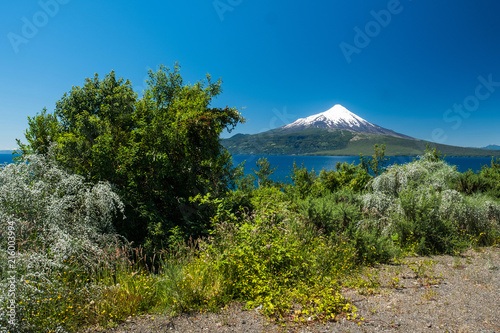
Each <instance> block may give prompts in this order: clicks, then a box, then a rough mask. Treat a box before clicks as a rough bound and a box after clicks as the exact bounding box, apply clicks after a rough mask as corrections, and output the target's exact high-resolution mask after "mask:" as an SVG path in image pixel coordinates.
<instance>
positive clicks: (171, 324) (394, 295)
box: [86, 247, 500, 333]
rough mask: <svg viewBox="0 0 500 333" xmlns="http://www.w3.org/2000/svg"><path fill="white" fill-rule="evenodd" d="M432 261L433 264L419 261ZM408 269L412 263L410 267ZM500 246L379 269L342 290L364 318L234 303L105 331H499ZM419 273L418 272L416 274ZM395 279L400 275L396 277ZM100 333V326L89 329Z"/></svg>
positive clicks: (132, 322)
mask: <svg viewBox="0 0 500 333" xmlns="http://www.w3.org/2000/svg"><path fill="white" fill-rule="evenodd" d="M430 260H432V261H434V264H433V265H432V267H430V268H429V267H428V266H426V265H421V266H422V267H424V268H422V269H421V270H420V271H418V270H417V268H415V267H417V266H418V265H417V264H415V262H422V261H426V262H427V263H428V262H429V261H430ZM410 267H414V269H411V268H410ZM499 268H500V248H499V247H497V248H487V249H482V250H481V251H479V252H476V251H469V252H467V253H466V254H464V255H463V256H461V257H451V256H436V257H424V258H406V259H405V260H404V261H403V263H401V264H394V265H382V266H380V267H377V268H376V272H378V275H379V280H380V283H381V287H380V288H377V289H376V290H370V289H365V290H353V289H345V290H343V295H344V296H345V297H349V298H350V299H351V301H352V302H353V303H354V305H355V306H356V307H357V308H358V314H359V316H360V317H364V318H365V319H364V320H363V322H362V323H361V325H358V324H357V323H354V322H351V321H347V320H345V319H344V318H338V320H337V321H336V322H328V323H325V324H317V323H311V324H309V325H302V326H297V325H289V326H285V327H281V326H278V325H275V324H273V323H269V322H268V321H267V320H266V319H265V318H264V317H263V316H262V315H260V314H259V313H258V312H257V311H256V310H243V309H242V306H241V305H239V304H233V305H231V306H230V307H229V308H228V309H226V310H224V311H222V312H221V313H219V314H190V315H186V314H184V315H180V316H178V317H175V318H167V317H162V316H160V317H157V316H152V315H146V316H142V317H136V318H129V319H128V320H127V321H126V322H125V323H122V324H120V325H119V326H118V327H116V328H113V329H109V330H107V331H106V332H107V333H122V332H144V333H150V332H151V333H152V332H193V333H198V332H250V333H254V332H255V333H256V332H300V333H302V332H303V333H305V332H460V333H466V332H488V333H493V332H496V333H500V269H499ZM417 273H418V275H417ZM393 278H397V279H398V280H395V279H393ZM95 332H102V331H100V330H97V329H93V330H87V331H86V333H95Z"/></svg>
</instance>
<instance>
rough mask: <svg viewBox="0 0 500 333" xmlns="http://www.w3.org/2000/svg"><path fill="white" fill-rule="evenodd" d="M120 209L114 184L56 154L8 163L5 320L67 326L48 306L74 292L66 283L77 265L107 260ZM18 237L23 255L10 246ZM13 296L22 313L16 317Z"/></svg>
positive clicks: (2, 272) (0, 298) (1, 238)
mask: <svg viewBox="0 0 500 333" xmlns="http://www.w3.org/2000/svg"><path fill="white" fill-rule="evenodd" d="M117 214H121V215H123V203H122V202H121V200H120V198H119V197H118V195H117V194H116V193H115V192H114V191H113V189H112V187H111V186H110V184H108V183H104V182H102V183H98V184H89V183H86V182H85V180H84V178H83V177H80V176H77V175H71V174H68V173H67V172H65V171H64V170H61V169H60V168H59V167H58V166H56V164H55V163H54V160H53V158H52V157H51V156H50V153H49V154H47V155H30V156H26V157H25V158H24V159H23V160H22V161H20V162H18V163H15V164H9V165H6V166H3V167H1V168H0V277H1V280H0V310H1V311H0V326H3V327H10V328H11V329H12V328H13V329H14V330H15V331H16V332H32V331H40V332H41V331H42V328H43V330H47V331H49V330H53V331H54V330H56V331H64V330H63V327H64V317H63V316H62V315H61V316H59V315H58V316H51V315H48V314H47V313H43V309H44V308H50V309H54V308H57V304H56V303H57V302H58V300H60V299H61V298H62V297H68V295H65V294H63V292H64V290H63V289H61V288H62V287H61V283H62V282H61V281H66V282H67V280H65V279H64V274H68V273H69V272H70V271H72V270H73V271H74V270H75V267H78V270H80V271H81V272H82V273H85V272H87V273H89V274H90V273H91V272H95V271H96V270H97V268H98V267H99V266H102V265H105V264H106V258H107V256H109V248H110V247H112V246H115V245H116V244H118V243H117V242H118V238H117V236H116V235H115V234H114V232H113V226H112V219H113V218H114V217H115V216H117ZM9 231H10V234H9ZM9 235H10V236H12V237H13V238H12V237H10V238H9V237H8V236H9ZM9 240H10V241H11V242H10V243H9ZM13 242H14V243H15V253H13V252H12V251H9V244H10V245H12V244H13ZM10 250H12V247H11V248H10ZM13 254H14V257H13V256H12V255H13ZM9 259H10V261H9ZM9 279H10V280H9ZM9 281H15V284H12V283H11V282H9ZM82 285H83V284H82ZM9 288H10V289H9ZM82 288H84V289H85V288H88V287H82ZM9 291H10V292H9ZM90 292H91V291H90V290H87V294H89V293H90ZM13 298H14V302H15V310H14V311H13V312H14V313H15V316H13V315H11V316H10V317H9V316H7V315H6V314H7V313H8V311H7V310H8V309H7V308H8V306H9V305H10V304H12V299H13ZM50 302H55V303H54V304H49V303H50ZM9 311H10V310H9ZM11 312H12V311H11ZM58 318H59V319H58ZM60 318H63V319H60ZM14 325H15V327H13V326H14Z"/></svg>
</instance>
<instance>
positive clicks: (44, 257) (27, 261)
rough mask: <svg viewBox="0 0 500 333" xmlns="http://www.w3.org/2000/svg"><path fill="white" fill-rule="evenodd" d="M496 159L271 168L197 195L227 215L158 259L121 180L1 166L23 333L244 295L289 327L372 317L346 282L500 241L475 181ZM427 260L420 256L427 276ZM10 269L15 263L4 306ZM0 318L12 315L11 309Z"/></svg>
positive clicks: (496, 210)
mask: <svg viewBox="0 0 500 333" xmlns="http://www.w3.org/2000/svg"><path fill="white" fill-rule="evenodd" d="M265 162H266V161H261V163H260V166H261V167H264V168H266V167H267V166H266V165H265ZM496 163H497V162H495V161H494V162H493V164H492V165H493V166H494V167H495V166H496ZM494 167H493V168H484V169H483V170H482V171H481V172H480V173H478V174H473V175H471V174H470V173H467V174H466V176H464V174H460V173H458V172H457V171H456V170H455V168H454V167H451V166H449V165H447V164H446V163H445V162H444V161H443V160H441V159H439V158H436V157H434V156H433V154H432V153H428V154H426V155H425V156H423V157H421V158H420V159H418V160H415V161H414V162H412V163H409V164H406V165H394V166H392V167H389V168H388V169H387V170H385V171H384V172H383V173H382V174H380V175H379V176H377V177H372V176H371V175H370V169H369V168H365V169H363V167H362V166H354V165H345V164H344V165H340V166H339V168H338V170H337V171H322V172H321V173H320V174H319V175H317V174H316V173H314V172H312V171H308V170H306V169H304V168H301V167H297V166H295V168H294V169H293V170H292V177H291V178H292V180H293V183H290V184H276V183H273V182H271V181H270V180H269V178H268V177H269V176H270V175H269V174H267V176H266V173H265V172H264V173H259V172H257V175H260V176H261V177H264V178H265V179H261V181H260V184H261V186H257V182H254V181H253V180H254V179H251V180H252V181H250V182H249V181H248V179H247V180H245V179H240V184H241V186H240V187H237V188H235V190H234V191H231V192H230V193H228V194H227V195H226V196H225V197H224V199H221V198H214V197H211V196H210V195H206V196H198V197H194V198H192V200H194V201H197V202H198V204H199V205H205V206H209V207H211V209H212V211H213V214H212V217H211V219H210V225H211V232H210V235H209V236H208V237H205V238H198V239H191V241H182V240H181V239H175V238H173V239H171V241H172V242H174V243H175V249H174V245H172V246H170V248H169V249H168V250H164V251H158V253H157V256H156V257H155V258H148V257H147V256H146V255H145V254H144V253H141V250H140V247H134V246H133V245H131V244H129V243H128V242H127V240H126V239H124V238H123V237H121V236H120V235H118V234H117V233H116V232H115V230H114V228H113V224H112V221H113V219H114V218H117V217H119V218H122V219H123V218H126V216H124V215H123V212H124V209H123V203H122V202H121V200H120V198H119V196H118V195H117V194H116V193H115V192H114V191H113V188H112V186H110V184H108V183H104V182H99V183H97V184H93V183H90V182H86V181H85V179H84V178H83V177H81V176H77V175H72V174H69V173H67V172H65V171H63V170H62V169H61V168H59V167H58V166H57V164H56V163H55V160H54V157H53V156H51V155H50V152H49V153H48V154H46V155H29V156H28V157H27V159H26V160H24V161H20V162H19V163H17V164H11V165H8V166H5V167H3V168H2V169H1V171H0V214H1V216H2V219H1V221H2V230H4V231H3V235H2V238H1V249H0V253H1V257H0V260H1V261H2V264H1V267H8V262H7V259H8V256H9V254H8V251H7V248H8V244H7V237H6V233H5V230H8V225H9V222H13V223H10V225H14V226H15V234H16V241H17V242H18V244H17V249H18V252H17V256H16V268H15V271H16V275H15V276H16V317H15V323H14V324H15V325H16V326H15V327H16V328H15V330H16V331H17V332H32V331H40V332H42V331H45V332H49V331H56V332H71V331H77V330H78V329H80V328H82V327H85V326H87V327H88V326H96V325H97V326H99V327H112V326H115V325H116V324H117V323H119V322H121V321H123V320H125V319H126V318H128V317H129V316H134V315H139V314H144V313H157V314H163V315H165V314H167V315H176V314H180V313H185V312H205V311H211V312H217V311H219V310H220V309H221V308H224V306H225V305H227V304H230V303H231V302H233V301H241V302H243V303H244V304H245V306H246V307H247V308H249V309H255V308H256V309H258V310H260V312H262V313H263V314H264V315H266V316H267V317H268V318H269V319H270V320H272V321H275V322H277V323H283V324H287V325H289V324H290V323H296V324H300V323H303V322H310V321H328V320H335V319H337V320H338V319H339V318H345V319H348V320H351V321H353V322H361V321H362V320H363V318H361V317H360V316H358V315H357V308H356V306H355V304H353V303H351V302H350V300H349V299H347V298H345V297H344V296H343V295H342V293H341V291H342V288H345V287H346V286H350V287H352V288H355V289H357V290H360V291H362V292H366V293H370V292H373V290H375V289H377V288H378V287H379V286H380V285H379V282H378V280H377V278H376V277H374V276H371V275H370V274H367V272H369V267H371V266H372V265H374V264H377V263H387V262H390V261H391V260H392V261H394V260H402V259H400V258H403V257H404V256H406V255H409V254H419V255H427V254H440V253H445V254H452V255H458V254H460V253H462V252H463V251H466V250H467V249H470V248H471V247H478V246H490V245H493V244H498V243H499V240H500V228H499V224H498V221H499V217H500V204H499V202H498V198H497V197H496V196H494V195H492V193H495V192H494V191H495V187H494V186H493V184H494V182H491V183H490V182H488V184H492V185H489V186H481V187H479V188H477V186H475V184H476V183H477V179H478V178H479V177H481V178H483V177H484V179H491V178H493V177H495V173H493V172H492V170H494ZM257 171H258V170H257ZM266 177H267V178H266ZM243 184H246V185H243ZM470 188H477V189H476V190H474V191H470ZM173 233H174V234H175V231H174V232H173ZM426 263H427V262H426V261H425V260H422V261H421V262H416V263H413V264H412V265H408V267H409V268H411V269H412V270H413V271H414V274H416V276H421V277H422V279H423V280H422V281H424V282H422V283H425V281H426V280H425V278H426V277H427V278H429V277H428V275H426V274H425V272H424V271H425V270H426V269H427V268H426V267H427V266H429V265H430V264H429V265H427V266H426ZM429 263H431V261H429ZM9 274H10V273H9V272H8V271H7V270H5V269H4V270H2V284H1V289H2V290H1V291H2V293H1V295H2V296H1V297H2V298H1V299H0V304H1V306H2V307H3V308H4V309H6V307H7V306H8V304H9V300H8V292H7V291H8V290H7V289H8V283H7V278H8V277H9ZM432 278H433V279H435V280H436V279H438V278H435V277H432ZM434 282H435V281H434ZM393 283H394V284H395V285H397V284H398V281H397V280H396V278H395V279H394V280H393ZM428 283H431V282H428ZM2 313H7V311H2ZM0 322H1V324H2V325H3V326H7V327H9V325H11V324H12V322H11V321H9V317H7V316H5V315H3V316H2V317H0ZM11 327H12V326H11Z"/></svg>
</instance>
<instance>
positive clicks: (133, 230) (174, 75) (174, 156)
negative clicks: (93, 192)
mask: <svg viewBox="0 0 500 333" xmlns="http://www.w3.org/2000/svg"><path fill="white" fill-rule="evenodd" d="M179 71H180V68H179V66H177V65H176V66H175V67H174V68H173V70H170V69H169V68H166V67H165V66H160V67H159V69H158V71H156V72H154V71H150V72H149V80H148V81H147V88H146V90H145V91H144V94H143V97H142V98H140V99H139V98H138V97H137V94H136V93H135V92H134V91H133V88H132V85H131V83H130V82H129V81H128V80H124V79H122V78H117V77H116V75H115V73H114V72H111V73H110V74H108V75H106V76H105V77H104V78H103V79H99V76H98V75H97V74H96V75H95V76H94V78H92V79H86V80H85V84H84V85H83V86H82V87H79V86H77V87H73V88H72V89H71V91H70V92H69V93H66V94H64V95H63V97H62V98H61V100H59V101H58V102H57V103H56V109H55V112H54V113H53V114H48V113H47V112H46V111H45V110H44V111H42V113H41V114H37V115H36V116H35V117H33V118H30V119H29V128H28V129H27V131H26V139H27V141H28V143H27V144H22V143H20V150H21V152H23V153H25V154H26V153H29V152H32V151H38V152H42V153H44V152H46V151H47V150H48V149H49V146H50V145H51V144H52V145H53V148H52V149H54V150H55V151H56V156H57V160H58V162H59V163H60V164H61V165H62V166H64V167H65V168H67V169H69V170H71V171H72V172H75V173H77V174H80V175H83V176H85V177H86V178H87V180H89V181H92V182H97V181H101V180H107V181H109V182H111V183H112V184H114V185H115V186H116V188H117V189H118V191H119V193H120V195H121V197H122V199H123V200H124V202H125V204H126V216H127V218H126V219H125V220H123V221H117V222H116V224H117V225H116V227H117V229H118V230H119V231H121V232H122V233H123V234H124V235H125V236H127V237H128V238H129V239H134V240H138V241H143V242H144V243H145V244H147V246H148V247H150V248H153V247H165V246H168V242H169V239H170V238H171V237H173V236H176V237H178V236H185V237H188V236H196V235H200V234H203V233H204V232H206V231H207V230H208V229H209V228H210V225H209V220H210V219H209V215H210V207H206V205H203V206H200V205H198V204H197V203H196V201H193V200H190V198H192V197H194V196H196V195H198V194H201V195H206V194H210V195H211V196H212V197H220V196H223V195H224V194H225V193H226V191H227V189H228V188H229V187H230V186H231V185H232V181H233V174H234V172H233V169H232V165H231V158H230V155H229V153H228V152H227V151H226V150H225V149H224V148H223V147H222V145H221V144H220V143H219V137H220V134H221V133H222V131H224V130H228V131H231V130H232V129H233V128H234V127H235V126H236V125H237V124H238V123H240V122H242V121H243V118H242V117H241V115H240V114H239V112H238V110H236V109H234V108H230V107H225V108H217V107H212V106H211V103H212V101H213V99H214V98H216V97H217V96H218V95H220V94H221V92H222V89H221V84H222V82H221V81H220V80H217V81H215V82H213V81H212V79H211V77H210V76H209V75H207V78H206V80H202V81H199V82H197V83H195V84H192V85H191V84H185V83H184V81H183V79H182V77H181V75H180V72H179ZM51 142H54V143H51Z"/></svg>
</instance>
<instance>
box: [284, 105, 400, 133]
mask: <svg viewBox="0 0 500 333" xmlns="http://www.w3.org/2000/svg"><path fill="white" fill-rule="evenodd" d="M306 128H328V129H343V130H348V131H352V132H359V133H370V134H382V135H391V136H396V137H400V138H410V137H409V136H406V135H404V134H399V133H396V132H394V131H391V130H389V129H386V128H383V127H380V126H377V125H374V124H372V123H370V122H368V121H366V120H364V119H363V118H361V117H359V116H357V115H356V114H354V113H352V112H351V111H349V110H347V109H346V108H345V107H343V106H342V105H340V104H337V105H335V106H333V107H332V108H330V109H329V110H327V111H325V112H321V113H318V114H315V115H312V116H309V117H306V118H300V119H297V120H296V121H294V122H293V123H291V124H288V125H285V126H283V127H281V129H283V130H286V131H299V130H303V129H306Z"/></svg>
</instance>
